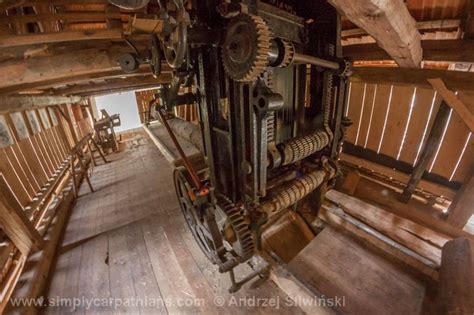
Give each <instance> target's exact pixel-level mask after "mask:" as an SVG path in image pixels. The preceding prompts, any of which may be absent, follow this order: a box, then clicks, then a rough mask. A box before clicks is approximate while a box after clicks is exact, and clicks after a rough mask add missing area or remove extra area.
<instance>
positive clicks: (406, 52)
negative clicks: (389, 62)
mask: <svg viewBox="0 0 474 315" xmlns="http://www.w3.org/2000/svg"><path fill="white" fill-rule="evenodd" d="M329 2H330V3H331V4H332V5H333V6H334V7H335V8H336V9H337V10H338V11H339V12H340V13H342V14H343V15H345V16H346V17H347V18H348V19H349V20H351V22H353V23H354V24H356V25H357V26H359V27H360V28H362V29H364V30H365V31H367V33H368V34H369V35H371V36H372V37H373V38H374V39H375V40H376V41H377V44H378V45H379V46H380V47H381V48H382V49H384V50H385V51H386V52H387V53H388V54H389V55H390V56H391V57H392V58H393V59H394V60H395V61H396V62H397V64H398V65H399V66H400V67H405V68H417V67H419V66H420V63H421V60H422V58H423V49H422V48H421V36H420V34H419V33H418V29H417V26H416V22H415V20H414V19H413V18H412V16H411V15H410V12H409V11H408V9H407V7H406V5H405V3H404V1H403V0H360V1H353V0H329Z"/></svg>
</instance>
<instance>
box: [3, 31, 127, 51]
mask: <svg viewBox="0 0 474 315" xmlns="http://www.w3.org/2000/svg"><path fill="white" fill-rule="evenodd" d="M121 38H122V31H121V30H118V29H113V30H84V31H63V32H58V33H35V34H24V35H3V36H0V48H5V47H17V46H26V45H37V44H49V43H60V42H73V41H88V40H100V39H121Z"/></svg>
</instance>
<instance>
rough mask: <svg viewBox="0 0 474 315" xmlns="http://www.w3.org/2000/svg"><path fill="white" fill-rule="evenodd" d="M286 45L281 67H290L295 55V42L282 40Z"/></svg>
mask: <svg viewBox="0 0 474 315" xmlns="http://www.w3.org/2000/svg"><path fill="white" fill-rule="evenodd" d="M281 42H282V44H283V47H284V55H283V60H282V61H281V63H280V65H279V67H288V66H290V65H291V64H292V63H293V56H294V55H295V48H294V47H293V44H292V43H290V42H287V41H285V40H282V41H281Z"/></svg>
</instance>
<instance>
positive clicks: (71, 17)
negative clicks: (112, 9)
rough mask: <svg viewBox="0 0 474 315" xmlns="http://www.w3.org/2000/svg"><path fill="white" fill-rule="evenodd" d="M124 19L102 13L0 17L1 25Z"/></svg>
mask: <svg viewBox="0 0 474 315" xmlns="http://www.w3.org/2000/svg"><path fill="white" fill-rule="evenodd" d="M122 17H126V15H124V16H122V14H121V13H102V12H81V13H77V12H65V13H43V14H28V15H11V16H5V17H2V19H1V23H35V22H47V21H69V22H97V21H105V20H106V19H121V18H122Z"/></svg>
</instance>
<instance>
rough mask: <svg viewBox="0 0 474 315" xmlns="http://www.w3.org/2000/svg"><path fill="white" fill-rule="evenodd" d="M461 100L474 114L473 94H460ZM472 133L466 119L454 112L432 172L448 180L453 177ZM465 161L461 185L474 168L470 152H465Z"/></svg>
mask: <svg viewBox="0 0 474 315" xmlns="http://www.w3.org/2000/svg"><path fill="white" fill-rule="evenodd" d="M458 95H459V98H460V99H462V100H463V103H464V104H465V105H466V106H469V108H468V110H470V111H473V112H474V101H473V98H472V97H473V96H474V92H473V93H466V92H463V93H459V94H458ZM470 133H471V131H470V130H469V128H468V127H467V125H466V124H465V121H464V119H463V118H462V116H460V115H459V114H458V113H456V112H455V111H453V113H452V114H451V120H450V123H449V126H448V129H447V130H446V134H445V137H444V141H443V144H442V145H441V147H440V150H439V154H438V157H437V159H436V162H435V164H434V166H433V170H432V172H433V173H435V174H438V175H441V176H443V177H445V178H447V179H449V178H450V177H451V174H452V173H453V171H454V169H455V167H456V165H457V163H458V160H459V157H460V156H461V154H462V152H463V150H464V146H465V144H466V139H467V138H468V137H469V134H470ZM463 159H464V160H465V161H464V163H463V164H462V165H461V164H460V165H459V166H462V168H458V171H457V177H456V179H458V180H459V181H460V182H461V183H463V182H464V181H465V179H466V177H467V175H468V174H469V170H470V167H471V166H474V157H473V156H472V155H469V152H464V156H463Z"/></svg>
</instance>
